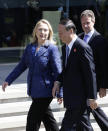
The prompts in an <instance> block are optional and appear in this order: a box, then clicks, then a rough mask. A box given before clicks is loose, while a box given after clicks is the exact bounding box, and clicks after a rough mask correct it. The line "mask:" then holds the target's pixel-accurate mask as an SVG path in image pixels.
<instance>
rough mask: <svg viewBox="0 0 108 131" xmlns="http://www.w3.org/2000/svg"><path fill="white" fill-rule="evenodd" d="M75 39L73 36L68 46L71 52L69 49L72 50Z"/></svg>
mask: <svg viewBox="0 0 108 131" xmlns="http://www.w3.org/2000/svg"><path fill="white" fill-rule="evenodd" d="M77 37H78V36H77V35H75V37H74V38H73V39H72V41H71V42H70V43H69V44H68V47H69V51H71V48H72V46H73V44H74V42H75V41H76V39H77Z"/></svg>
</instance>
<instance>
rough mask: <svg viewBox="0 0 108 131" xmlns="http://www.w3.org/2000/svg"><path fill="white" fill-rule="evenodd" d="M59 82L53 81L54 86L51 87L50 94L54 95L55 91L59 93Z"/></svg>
mask: <svg viewBox="0 0 108 131" xmlns="http://www.w3.org/2000/svg"><path fill="white" fill-rule="evenodd" d="M59 86H60V83H59V82H58V81H55V82H54V87H53V89H52V96H53V97H55V95H56V93H59Z"/></svg>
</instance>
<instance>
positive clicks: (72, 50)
mask: <svg viewBox="0 0 108 131" xmlns="http://www.w3.org/2000/svg"><path fill="white" fill-rule="evenodd" d="M76 44H77V40H76V41H75V42H74V44H73V46H72V48H71V51H70V54H69V57H68V60H67V65H66V68H69V66H70V65H71V62H72V57H73V55H74V53H75V52H76Z"/></svg>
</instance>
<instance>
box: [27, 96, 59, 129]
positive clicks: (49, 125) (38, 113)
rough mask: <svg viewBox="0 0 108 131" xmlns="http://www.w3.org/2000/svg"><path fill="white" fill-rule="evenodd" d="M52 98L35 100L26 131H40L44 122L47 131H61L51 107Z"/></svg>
mask: <svg viewBox="0 0 108 131" xmlns="http://www.w3.org/2000/svg"><path fill="white" fill-rule="evenodd" d="M51 101H52V98H38V99H33V101H32V104H31V107H30V109H29V112H28V116H27V124H26V131H39V128H40V124H41V121H43V123H44V126H45V128H46V131H59V128H58V125H57V123H56V120H55V118H54V116H53V114H52V110H51V108H50V106H49V104H50V103H51Z"/></svg>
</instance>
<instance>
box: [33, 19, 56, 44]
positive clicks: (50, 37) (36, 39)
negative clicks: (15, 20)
mask: <svg viewBox="0 0 108 131" xmlns="http://www.w3.org/2000/svg"><path fill="white" fill-rule="evenodd" d="M41 23H44V24H46V25H47V26H48V28H49V36H48V40H50V41H51V42H52V43H54V44H55V42H54V40H53V30H52V27H51V24H50V23H49V22H48V21H47V20H45V19H41V20H39V21H38V22H37V23H36V25H35V27H34V29H33V32H32V37H33V40H32V42H33V43H35V42H37V41H38V38H37V36H36V30H37V28H38V26H39V25H40V24H41Z"/></svg>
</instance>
